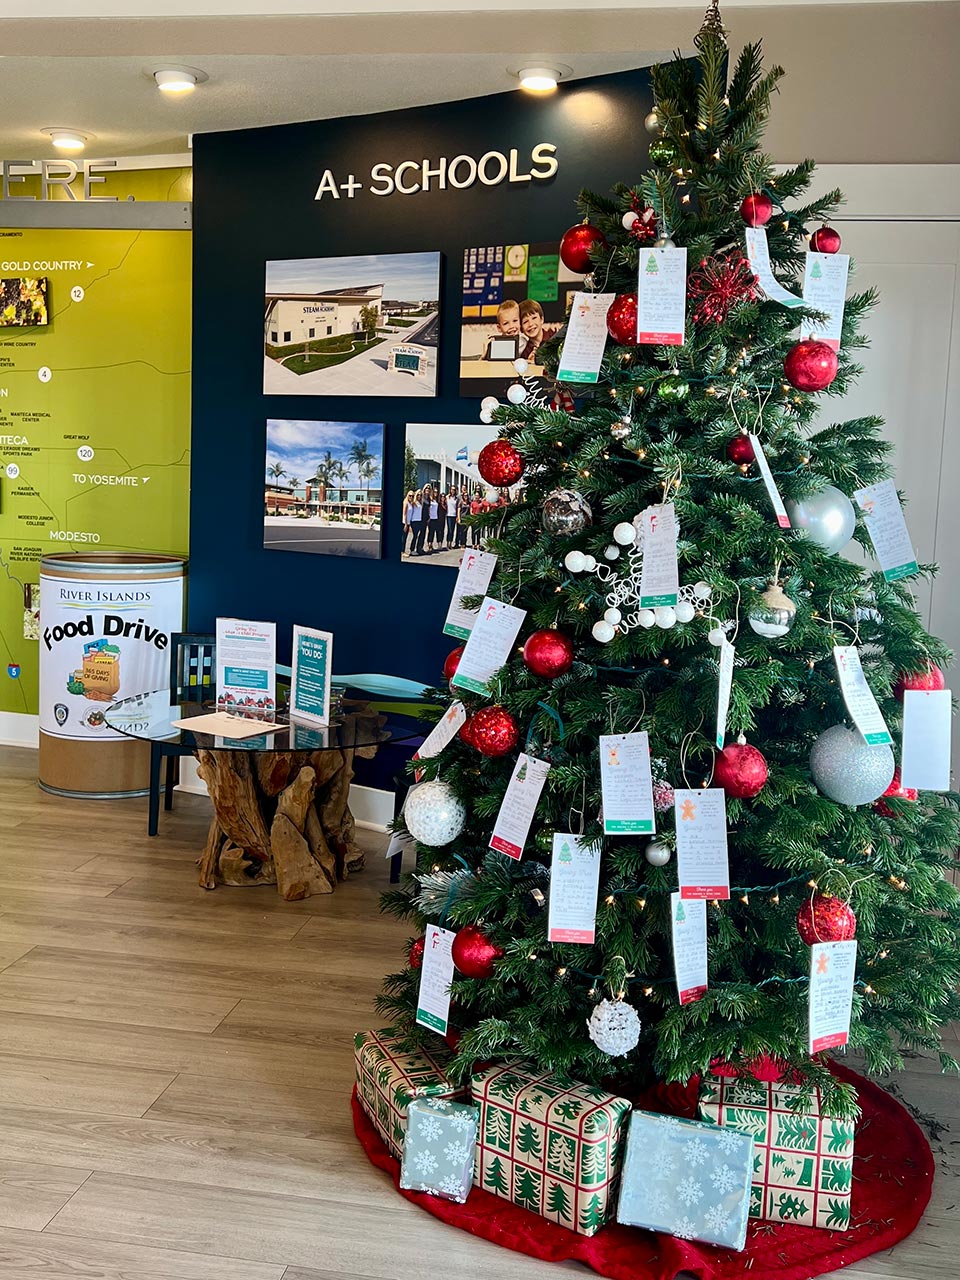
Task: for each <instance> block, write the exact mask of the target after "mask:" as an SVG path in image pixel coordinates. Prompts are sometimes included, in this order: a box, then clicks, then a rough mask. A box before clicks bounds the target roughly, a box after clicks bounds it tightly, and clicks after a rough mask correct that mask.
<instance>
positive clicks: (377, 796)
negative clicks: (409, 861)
mask: <svg viewBox="0 0 960 1280" xmlns="http://www.w3.org/2000/svg"><path fill="white" fill-rule="evenodd" d="M176 789H177V790H178V791H186V792H187V793H188V794H189V795H192V796H205V795H206V794H207V784H206V783H205V782H204V781H203V779H202V778H201V777H200V775H199V774H198V773H197V762H196V760H195V759H194V758H193V756H184V757H183V758H182V759H181V761H180V781H179V783H178V784H177V788H176ZM350 809H351V811H352V813H353V818H354V821H355V822H356V824H357V826H358V827H365V828H366V829H367V830H369V831H386V829H387V824H388V823H389V822H392V821H393V794H392V792H390V791H375V790H374V789H373V788H372V787H358V786H356V785H354V786H352V787H351V788H350Z"/></svg>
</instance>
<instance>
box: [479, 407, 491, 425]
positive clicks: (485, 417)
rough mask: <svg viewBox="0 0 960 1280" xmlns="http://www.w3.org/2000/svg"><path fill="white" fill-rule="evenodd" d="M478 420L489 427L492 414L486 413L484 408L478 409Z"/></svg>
mask: <svg viewBox="0 0 960 1280" xmlns="http://www.w3.org/2000/svg"><path fill="white" fill-rule="evenodd" d="M480 421H481V422H482V423H484V425H485V426H488V427H489V425H490V423H491V422H492V421H493V414H492V413H487V411H486V409H481V410H480Z"/></svg>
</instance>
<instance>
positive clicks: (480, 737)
mask: <svg viewBox="0 0 960 1280" xmlns="http://www.w3.org/2000/svg"><path fill="white" fill-rule="evenodd" d="M467 724H469V725H470V738H469V742H470V745H471V746H472V747H476V749H477V750H478V751H479V752H480V754H481V755H483V756H492V757H496V756H505V755H506V754H507V752H508V751H512V750H513V748H514V747H515V746H516V745H517V743H518V742H519V741H520V730H519V729H518V728H517V722H516V720H514V718H513V716H512V715H511V714H510V712H509V711H507V710H506V709H505V708H504V707H484V708H483V710H482V711H478V712H477V714H476V715H475V716H471V718H470V719H469V720H468V721H467V722H466V723H465V724H464V726H463V727H464V728H466V725H467ZM462 732H463V729H461V733H462Z"/></svg>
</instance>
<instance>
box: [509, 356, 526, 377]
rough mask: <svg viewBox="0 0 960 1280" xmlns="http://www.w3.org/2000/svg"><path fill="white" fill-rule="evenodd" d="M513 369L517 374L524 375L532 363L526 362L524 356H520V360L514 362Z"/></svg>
mask: <svg viewBox="0 0 960 1280" xmlns="http://www.w3.org/2000/svg"><path fill="white" fill-rule="evenodd" d="M513 367H514V368H515V369H516V371H517V373H519V374H521V375H523V374H525V373H526V372H527V370H528V369H529V368H530V362H529V360H524V358H523V356H520V358H519V359H517V360H514V362H513Z"/></svg>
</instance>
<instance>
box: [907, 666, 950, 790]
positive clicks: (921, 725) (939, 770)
mask: <svg viewBox="0 0 960 1280" xmlns="http://www.w3.org/2000/svg"><path fill="white" fill-rule="evenodd" d="M950 701H951V694H950V690H949V689H905V690H904V694H903V750H902V755H901V760H900V785H901V786H902V787H916V788H917V790H919V791H949V790H950V715H951V710H952V708H951V706H950Z"/></svg>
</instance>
